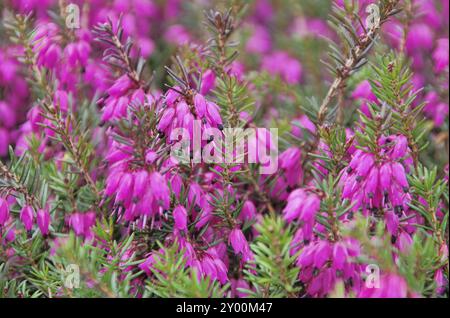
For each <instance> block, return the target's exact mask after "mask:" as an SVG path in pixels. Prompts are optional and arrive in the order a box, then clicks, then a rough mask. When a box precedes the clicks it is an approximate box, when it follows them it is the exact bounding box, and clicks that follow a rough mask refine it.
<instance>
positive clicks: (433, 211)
mask: <svg viewBox="0 0 450 318" xmlns="http://www.w3.org/2000/svg"><path fill="white" fill-rule="evenodd" d="M409 183H410V185H411V189H410V190H411V193H412V194H413V200H412V201H411V202H410V203H409V206H410V207H411V208H412V209H413V210H415V211H417V212H419V213H420V215H421V216H422V217H423V218H424V219H425V220H426V224H427V225H419V224H417V226H420V227H423V228H425V229H427V230H431V231H432V233H433V236H434V238H435V239H436V242H437V244H438V245H439V246H440V245H442V244H443V242H444V241H443V240H444V235H445V233H448V214H449V211H448V181H446V180H444V179H439V178H438V176H437V168H434V169H432V170H429V169H427V168H426V167H423V166H421V165H419V166H418V168H417V170H416V171H415V173H414V174H412V175H411V176H410V177H409ZM444 198H445V199H446V202H447V205H446V206H445V204H444V203H443V201H442V199H444ZM421 199H422V200H421ZM438 211H440V212H441V213H442V214H443V217H442V218H438V216H437V213H438Z"/></svg>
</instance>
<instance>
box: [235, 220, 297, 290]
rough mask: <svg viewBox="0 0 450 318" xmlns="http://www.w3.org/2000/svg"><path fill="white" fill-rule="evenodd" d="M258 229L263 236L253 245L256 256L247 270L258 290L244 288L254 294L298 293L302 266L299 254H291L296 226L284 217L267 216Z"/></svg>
mask: <svg viewBox="0 0 450 318" xmlns="http://www.w3.org/2000/svg"><path fill="white" fill-rule="evenodd" d="M256 230H257V231H258V232H259V236H258V237H257V238H256V239H255V241H254V242H253V243H252V244H251V245H250V247H251V249H252V251H253V253H254V257H255V259H254V261H252V262H250V263H249V264H248V265H247V268H246V270H245V275H246V278H247V279H248V280H249V281H250V282H251V283H252V287H253V288H254V289H255V290H254V291H253V290H242V292H245V293H247V294H248V295H249V296H251V297H273V298H278V297H297V295H298V293H299V291H300V287H299V286H298V284H297V277H298V273H299V269H298V267H296V266H295V259H296V257H297V255H295V254H294V255H291V254H290V250H291V248H292V245H291V243H292V229H291V228H290V227H289V226H287V225H286V224H285V223H284V221H283V220H282V219H281V218H280V217H275V218H274V217H270V216H266V217H264V218H263V220H262V222H261V223H260V224H258V225H256Z"/></svg>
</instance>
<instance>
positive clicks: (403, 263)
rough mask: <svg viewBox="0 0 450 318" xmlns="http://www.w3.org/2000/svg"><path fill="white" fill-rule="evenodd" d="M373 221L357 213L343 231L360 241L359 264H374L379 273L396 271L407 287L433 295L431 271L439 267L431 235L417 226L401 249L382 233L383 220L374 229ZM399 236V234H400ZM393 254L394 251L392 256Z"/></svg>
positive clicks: (419, 292) (383, 227)
mask: <svg viewBox="0 0 450 318" xmlns="http://www.w3.org/2000/svg"><path fill="white" fill-rule="evenodd" d="M372 222H373V221H372V220H371V219H370V218H368V219H365V218H363V217H362V216H358V217H357V219H356V221H355V223H354V224H353V225H352V227H350V228H347V229H346V230H345V234H346V235H349V236H350V237H354V238H356V239H357V240H358V241H359V242H360V243H361V248H362V249H361V255H360V256H359V257H358V261H359V262H361V263H362V264H376V265H377V266H379V268H380V273H397V274H399V275H401V276H402V277H403V278H404V279H405V280H406V282H407V284H408V287H409V290H410V291H411V292H414V293H417V294H419V295H424V296H436V295H434V294H433V293H434V292H435V287H436V286H435V281H434V273H435V271H436V270H437V269H438V268H440V267H442V265H443V264H442V260H441V259H440V256H439V247H437V246H436V244H434V241H433V238H432V237H431V236H430V235H429V234H427V233H426V232H425V231H423V230H420V229H419V230H418V233H416V235H414V238H413V241H412V242H411V244H409V243H407V242H403V243H402V244H403V246H404V248H403V250H398V249H397V248H396V247H395V246H394V245H392V244H391V238H390V236H389V235H386V234H385V233H386V231H385V224H384V223H383V222H380V223H378V224H377V226H376V227H375V228H374V229H371V228H372V225H373V223H372ZM400 239H401V237H400ZM393 255H398V259H394V257H393Z"/></svg>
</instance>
